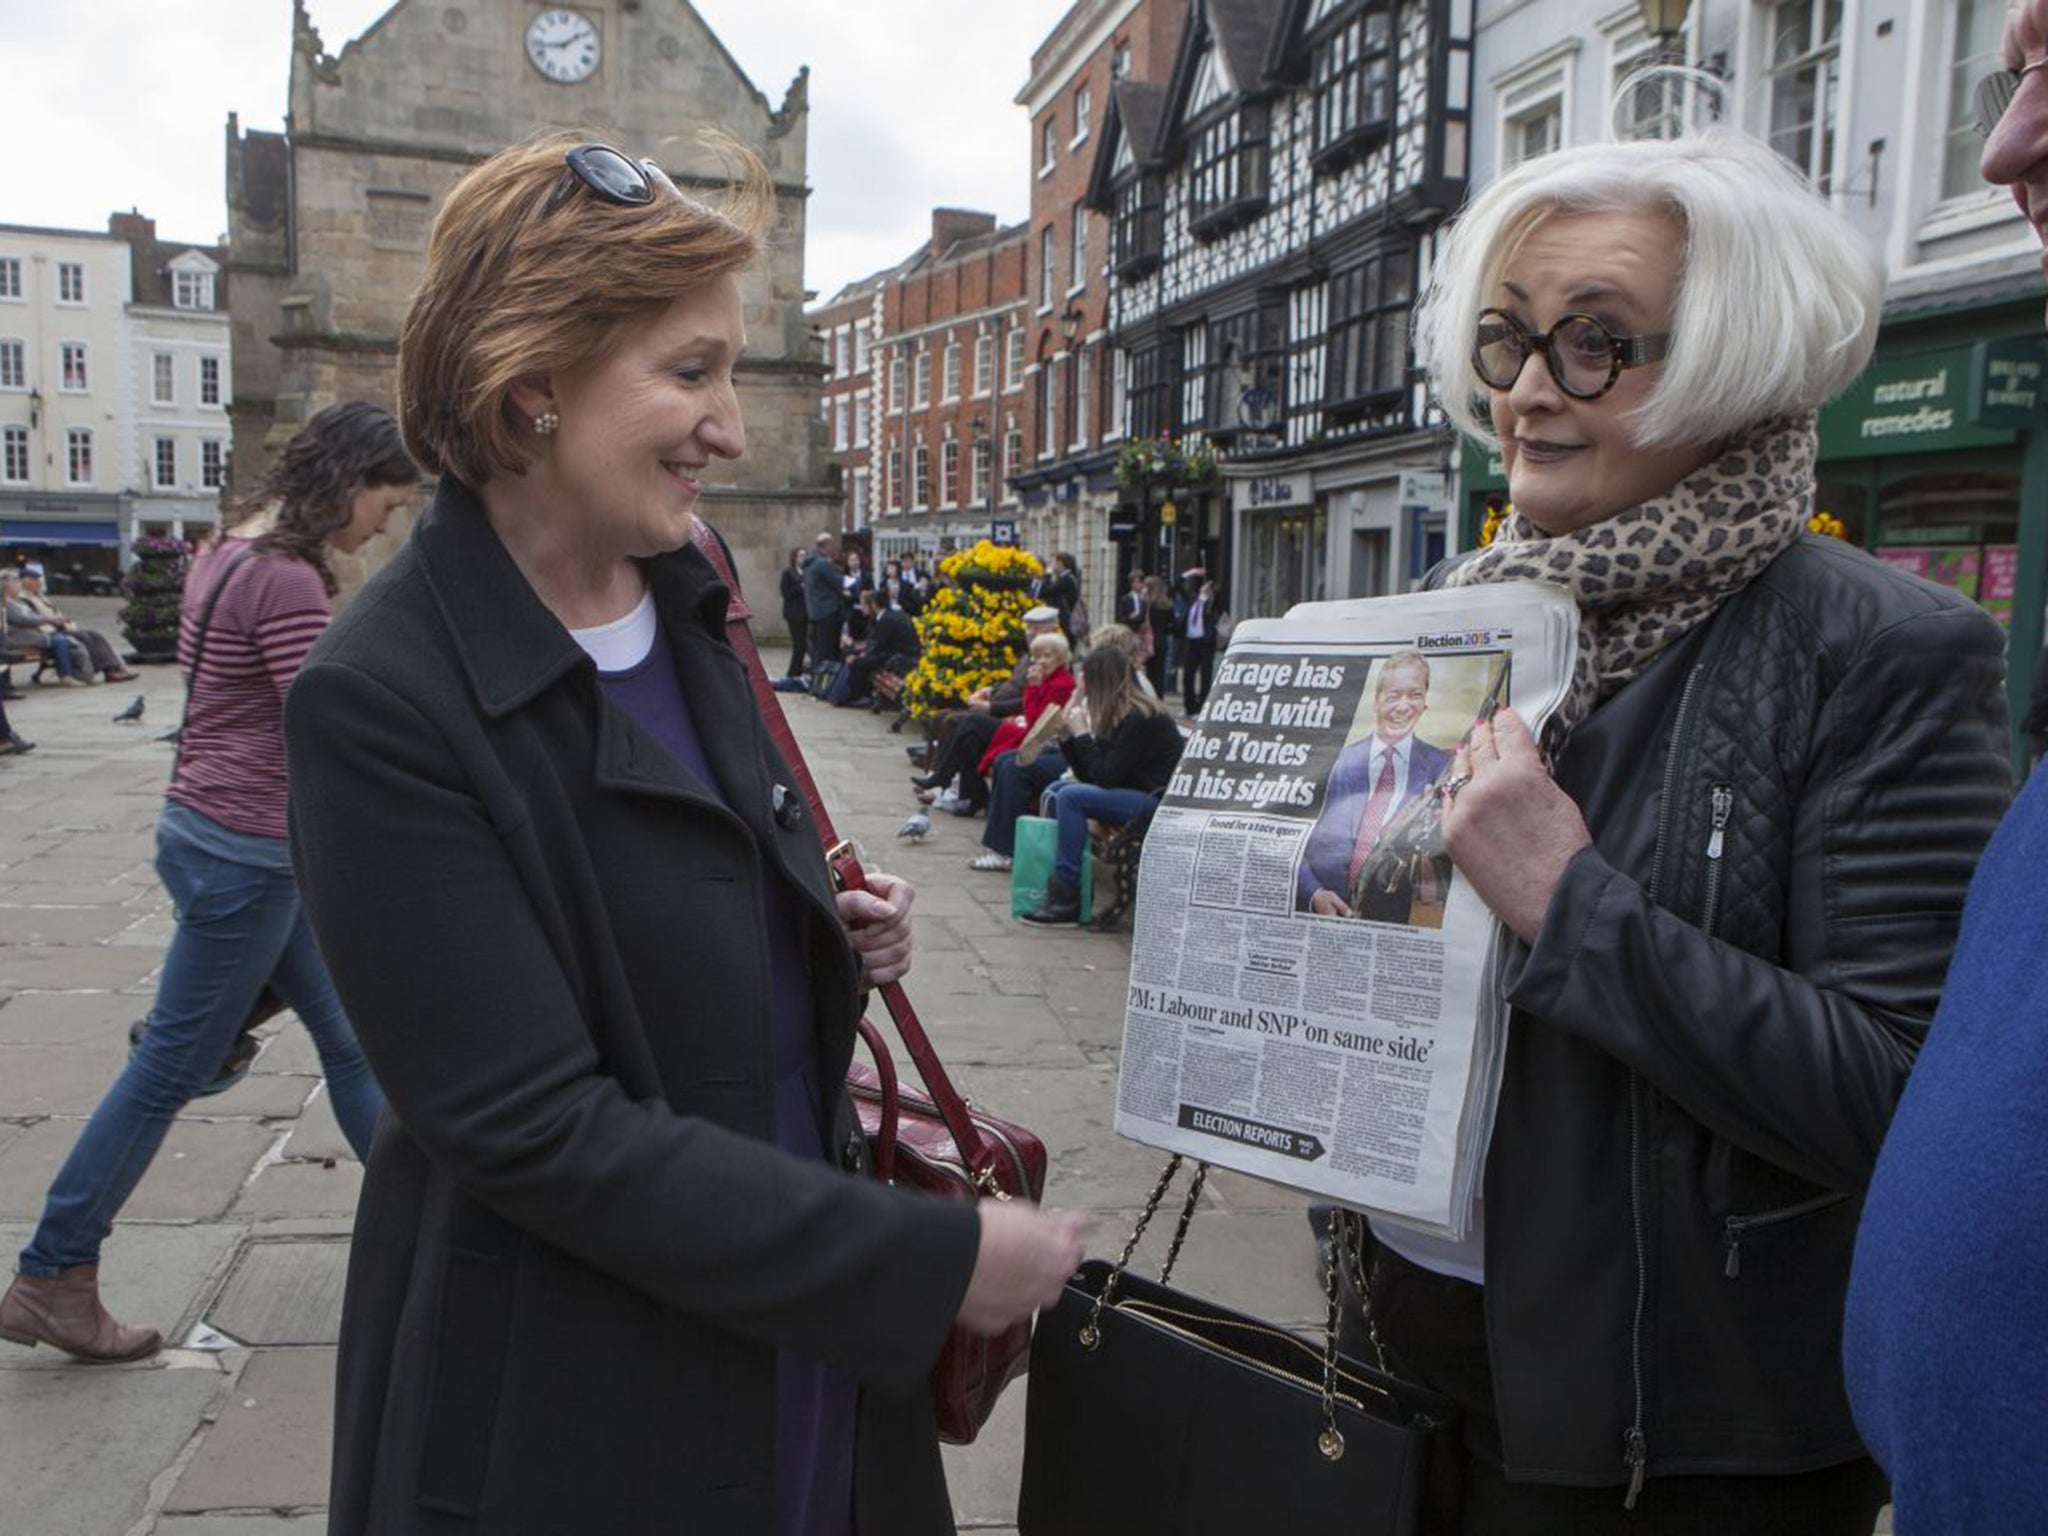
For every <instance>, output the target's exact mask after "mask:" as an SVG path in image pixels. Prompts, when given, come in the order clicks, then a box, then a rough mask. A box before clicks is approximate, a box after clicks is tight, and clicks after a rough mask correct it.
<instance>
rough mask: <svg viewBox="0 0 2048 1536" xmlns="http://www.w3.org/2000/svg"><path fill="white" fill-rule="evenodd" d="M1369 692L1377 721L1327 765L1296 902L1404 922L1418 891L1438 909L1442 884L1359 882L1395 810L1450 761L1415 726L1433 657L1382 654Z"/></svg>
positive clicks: (1330, 913) (1323, 913) (1327, 912)
mask: <svg viewBox="0 0 2048 1536" xmlns="http://www.w3.org/2000/svg"><path fill="white" fill-rule="evenodd" d="M1371 698H1372V728H1371V729H1370V730H1369V731H1366V732H1365V733H1363V734H1361V735H1359V736H1357V737H1356V738H1355V739H1354V740H1352V741H1351V742H1349V743H1348V744H1347V745H1346V746H1345V748H1344V750H1343V751H1342V752H1340V753H1338V754H1337V761H1336V764H1335V766H1334V767H1332V768H1331V770H1330V777H1329V782H1328V789H1327V791H1326V793H1325V795H1324V798H1323V812H1322V815H1321V816H1319V817H1318V818H1317V819H1316V824H1315V828H1314V830H1313V831H1311V832H1310V833H1309V837H1308V845H1307V847H1306V848H1304V849H1303V851H1302V860H1301V870H1300V873H1299V874H1298V875H1297V877H1296V880H1297V889H1298V902H1297V904H1298V906H1299V907H1300V909H1301V910H1302V911H1304V912H1312V913H1314V914H1316V915H1317V916H1319V917H1361V918H1371V919H1372V920H1374V921H1375V922H1383V923H1406V922H1409V921H1410V920H1411V919H1410V912H1411V908H1412V907H1413V905H1414V903H1415V901H1416V898H1417V896H1418V894H1426V895H1428V896H1430V897H1432V898H1433V900H1432V901H1431V902H1430V903H1429V905H1432V906H1434V907H1436V908H1437V909H1438V912H1437V915H1438V916H1439V917H1440V916H1441V907H1442V903H1443V898H1444V896H1445V894H1446V892H1445V891H1444V890H1433V891H1430V892H1426V893H1418V892H1417V891H1416V890H1415V889H1414V886H1413V883H1412V882H1411V881H1407V880H1396V881H1394V882H1392V884H1393V887H1394V888H1393V889H1386V888H1385V886H1386V884H1387V882H1378V881H1375V882H1369V883H1368V888H1367V889H1366V890H1365V891H1363V892H1361V891H1360V889H1359V884H1360V876H1361V875H1362V874H1363V873H1365V872H1366V866H1367V862H1368V861H1369V860H1370V859H1371V856H1372V852H1373V849H1374V848H1375V847H1377V846H1378V844H1379V842H1380V840H1381V838H1382V837H1384V836H1385V835H1386V833H1387V830H1388V829H1389V827H1391V826H1392V825H1393V823H1394V821H1395V819H1396V817H1398V816H1399V815H1400V813H1401V811H1402V810H1403V809H1404V808H1405V807H1407V806H1408V805H1409V804H1411V803H1412V802H1413V801H1415V800H1416V799H1417V798H1418V797H1420V796H1421V795H1422V793H1423V792H1424V791H1425V790H1427V789H1428V788H1429V787H1430V785H1431V784H1433V783H1434V782H1435V781H1436V780H1437V779H1438V778H1440V777H1441V776H1442V775H1443V773H1444V771H1445V770H1446V769H1447V768H1449V767H1450V763H1451V754H1450V753H1449V752H1447V751H1445V750H1444V749H1443V748H1441V747H1437V746H1432V745H1431V744H1430V743H1429V742H1427V741H1424V740H1423V739H1422V738H1421V737H1420V736H1419V735H1417V734H1416V729H1415V728H1416V726H1417V725H1418V724H1420V723H1421V720H1422V717H1423V715H1424V714H1425V713H1427V712H1428V709H1429V662H1428V660H1427V659H1425V658H1424V657H1423V655H1422V654H1421V652H1419V651H1398V652H1396V653H1395V654H1394V655H1392V656H1389V657H1387V658H1386V659H1385V660H1383V661H1380V662H1378V663H1377V664H1376V665H1375V666H1374V669H1373V679H1372V687H1371ZM1360 713H1361V715H1362V714H1363V713H1364V711H1363V710H1361V711H1360ZM1445 869H1446V872H1447V866H1445ZM1354 898H1361V899H1362V905H1361V900H1360V899H1354Z"/></svg>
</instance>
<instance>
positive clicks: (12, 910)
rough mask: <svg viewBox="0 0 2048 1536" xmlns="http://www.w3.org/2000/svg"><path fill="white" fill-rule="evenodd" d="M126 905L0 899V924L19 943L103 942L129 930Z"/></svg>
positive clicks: (132, 922) (132, 921) (131, 918)
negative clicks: (58, 904) (54, 904)
mask: <svg viewBox="0 0 2048 1536" xmlns="http://www.w3.org/2000/svg"><path fill="white" fill-rule="evenodd" d="M138 921H139V919H138V918H137V917H136V915H135V913H134V912H132V911H130V910H129V909H128V908H126V907H33V906H17V905H13V904H9V903H6V902H0V928H5V929H6V930H7V932H8V935H9V937H10V938H13V939H15V940H16V941H17V942H19V943H23V944H59V945H84V944H104V943H107V942H109V941H110V940H112V939H114V938H115V937H116V936H118V935H121V934H125V933H128V932H130V931H131V930H133V929H134V928H135V927H136V926H137V923H138Z"/></svg>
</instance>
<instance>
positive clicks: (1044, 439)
mask: <svg viewBox="0 0 2048 1536" xmlns="http://www.w3.org/2000/svg"><path fill="white" fill-rule="evenodd" d="M1036 393H1037V396H1038V400H1037V405H1038V431H1037V434H1036V436H1037V439H1038V456H1039V457H1040V458H1041V459H1049V458H1051V457H1052V445H1053V426H1052V409H1053V405H1054V403H1055V397H1056V392H1055V391H1054V389H1053V386H1052V359H1051V358H1049V357H1043V356H1041V357H1040V358H1039V359H1038V386H1037V390H1036Z"/></svg>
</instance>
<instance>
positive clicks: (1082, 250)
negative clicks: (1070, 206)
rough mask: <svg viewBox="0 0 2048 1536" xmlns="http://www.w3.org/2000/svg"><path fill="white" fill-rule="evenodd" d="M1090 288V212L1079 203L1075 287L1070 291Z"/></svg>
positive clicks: (1076, 205) (1076, 223)
mask: <svg viewBox="0 0 2048 1536" xmlns="http://www.w3.org/2000/svg"><path fill="white" fill-rule="evenodd" d="M1087 286H1088V210H1087V209H1086V208H1084V207H1082V206H1081V205H1080V204H1079V203H1076V204H1074V285H1073V287H1072V288H1070V289H1069V290H1068V292H1070V293H1079V292H1080V291H1081V290H1082V289H1083V288H1085V287H1087Z"/></svg>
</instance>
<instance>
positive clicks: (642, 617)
mask: <svg viewBox="0 0 2048 1536" xmlns="http://www.w3.org/2000/svg"><path fill="white" fill-rule="evenodd" d="M660 632H661V626H660V625H658V624H656V623H655V621H654V593H653V592H651V591H648V592H643V593H641V594H640V601H639V602H638V603H636V604H634V605H633V611H632V612H631V613H629V614H627V615H626V616H625V617H624V618H623V619H613V620H612V621H611V623H609V624H600V625H598V626H597V627H596V628H595V629H572V630H570V631H569V638H570V639H571V640H574V641H575V642H576V643H577V644H578V645H580V646H582V647H583V653H584V654H585V655H586V656H588V657H589V658H590V659H591V660H592V661H594V662H596V663H597V670H598V671H600V672H630V671H632V670H633V668H635V667H637V666H639V665H640V663H641V662H643V661H645V660H646V659H647V657H648V655H649V653H650V652H652V651H653V649H654V637H655V636H656V635H657V634H659V633H660Z"/></svg>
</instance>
